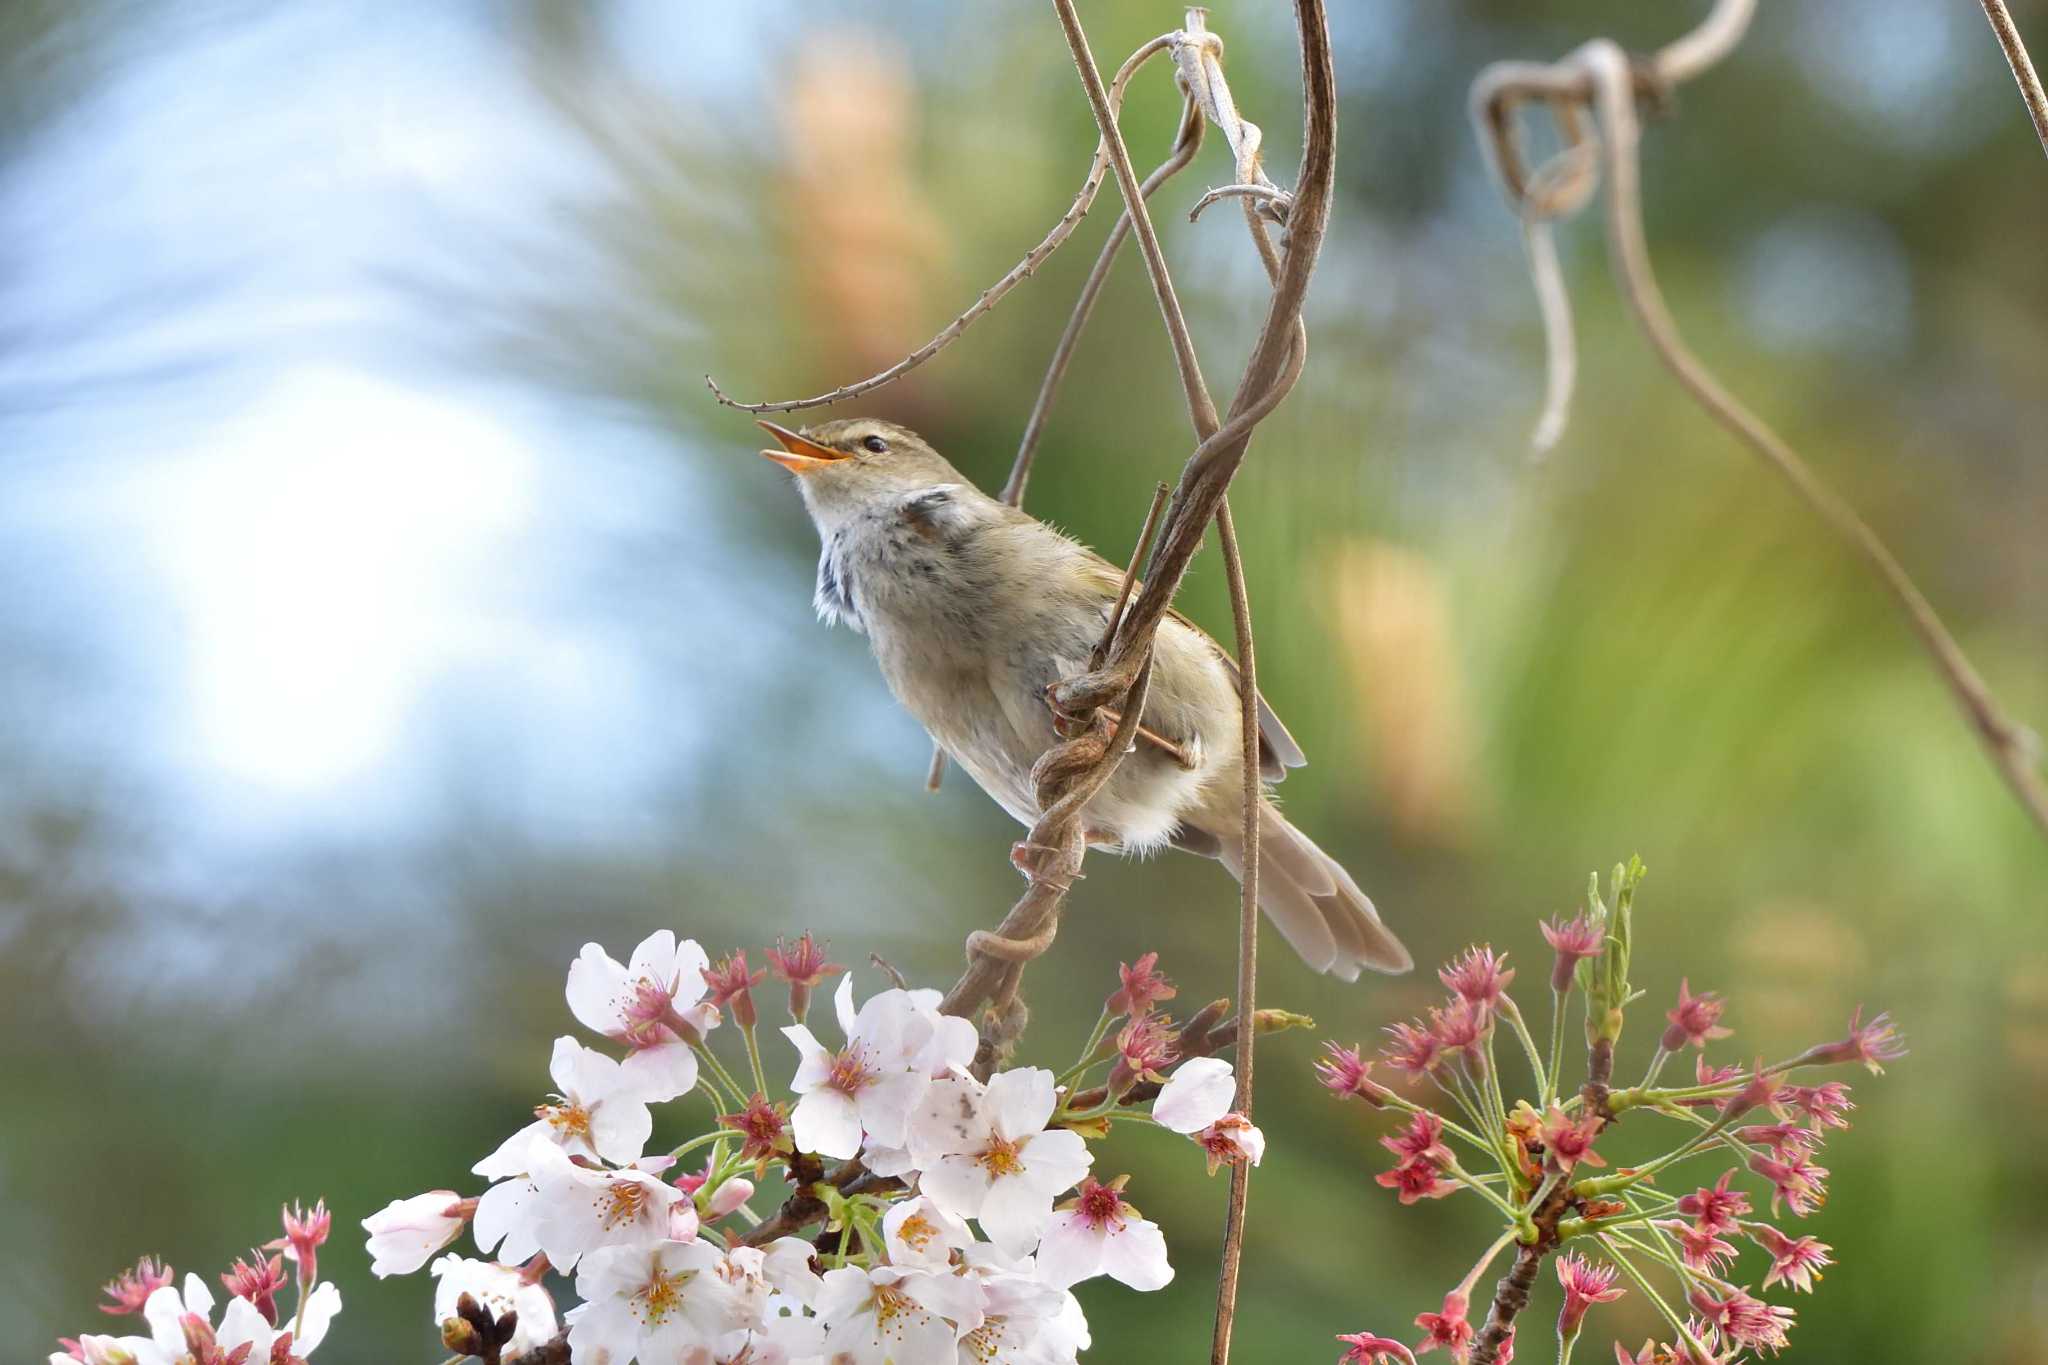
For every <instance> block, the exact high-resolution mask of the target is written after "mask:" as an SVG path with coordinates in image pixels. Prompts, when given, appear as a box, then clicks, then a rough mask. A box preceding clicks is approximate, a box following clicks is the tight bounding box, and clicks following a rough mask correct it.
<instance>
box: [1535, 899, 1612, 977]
mask: <svg viewBox="0 0 2048 1365" xmlns="http://www.w3.org/2000/svg"><path fill="white" fill-rule="evenodd" d="M1541 928H1542V930H1543V937H1544V939H1545V941H1547V942H1548V943H1549V944H1550V946H1551V949H1552V950H1553V951H1554V952H1556V954H1557V961H1556V963H1555V964H1554V965H1553V966H1552V967H1551V969H1550V989H1551V990H1553V991H1557V992H1559V993H1563V992H1565V991H1568V990H1570V989H1571V988H1572V974H1573V973H1574V972H1576V971H1577V970H1578V969H1579V964H1580V963H1581V962H1583V961H1585V960H1586V959H1587V958H1591V957H1598V956H1600V954H1601V953H1602V952H1604V951H1606V948H1607V935H1606V933H1605V932H1604V931H1602V929H1601V928H1600V926H1599V925H1597V924H1595V923H1594V922H1593V921H1592V920H1590V919H1588V918H1586V916H1585V914H1584V913H1583V912H1581V913H1579V914H1576V915H1573V916H1572V917H1571V919H1570V920H1568V921H1565V922H1563V923H1560V922H1558V921H1556V920H1547V921H1545V922H1544V923H1543V925H1542V926H1541Z"/></svg>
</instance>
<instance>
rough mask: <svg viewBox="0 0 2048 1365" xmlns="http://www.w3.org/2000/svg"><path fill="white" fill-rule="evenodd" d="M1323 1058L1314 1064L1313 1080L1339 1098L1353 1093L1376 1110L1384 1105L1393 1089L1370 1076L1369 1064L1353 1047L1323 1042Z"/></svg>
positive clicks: (1346, 1097) (1370, 1064) (1345, 1097)
mask: <svg viewBox="0 0 2048 1365" xmlns="http://www.w3.org/2000/svg"><path fill="white" fill-rule="evenodd" d="M1323 1053H1324V1056H1323V1059H1322V1060H1321V1061H1319V1062H1317V1063H1316V1079H1317V1080H1319V1081H1321V1082H1322V1083H1323V1086H1324V1088H1326V1089H1327V1090H1329V1091H1330V1092H1331V1093H1332V1094H1334V1095H1335V1096H1336V1097H1337V1098H1338V1099H1340V1100H1341V1099H1349V1098H1350V1097H1351V1096H1353V1095H1356V1096H1357V1097H1358V1098H1360V1099H1362V1100H1364V1101H1365V1102H1366V1103H1367V1104H1369V1105H1371V1106H1372V1107H1373V1108H1375V1109H1383V1108H1385V1107H1386V1103H1387V1101H1388V1100H1390V1099H1392V1098H1393V1092H1392V1091H1391V1090H1388V1089H1387V1088H1386V1087H1385V1086H1383V1085H1381V1084H1380V1083H1379V1082H1378V1081H1375V1080H1374V1079H1372V1063H1371V1062H1368V1061H1366V1060H1365V1058H1364V1057H1363V1056H1361V1055H1360V1054H1359V1050H1358V1049H1357V1048H1355V1047H1344V1046H1343V1045H1341V1044H1339V1043H1336V1042H1327V1043H1324V1044H1323Z"/></svg>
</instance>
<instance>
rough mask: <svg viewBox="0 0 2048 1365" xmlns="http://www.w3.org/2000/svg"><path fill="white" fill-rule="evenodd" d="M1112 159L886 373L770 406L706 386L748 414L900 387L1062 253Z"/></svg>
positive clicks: (1129, 66) (1160, 40)
mask: <svg viewBox="0 0 2048 1365" xmlns="http://www.w3.org/2000/svg"><path fill="white" fill-rule="evenodd" d="M1174 37H1175V35H1174V34H1171V33H1163V34H1161V35H1160V36H1159V37H1157V38H1154V39H1152V40H1151V41H1149V42H1147V43H1146V44H1145V45H1144V46H1142V47H1140V48H1139V49H1138V50H1137V51H1136V52H1133V53H1132V54H1131V55H1130V56H1129V57H1128V58H1126V59H1125V61H1124V64H1123V65H1122V66H1121V67H1119V68H1118V69H1117V73H1116V79H1115V81H1114V82H1113V83H1112V85H1111V91H1112V94H1111V96H1110V100H1111V106H1112V107H1115V106H1116V105H1119V104H1121V103H1122V102H1123V94H1124V86H1125V85H1127V84H1128V83H1129V82H1130V79H1131V77H1132V76H1133V75H1135V74H1136V73H1137V71H1138V68H1139V67H1141V66H1143V65H1144V64H1145V63H1146V62H1148V61H1150V60H1151V59H1152V58H1153V57H1155V56H1157V55H1158V54H1159V53H1161V52H1164V51H1166V50H1167V48H1168V47H1170V46H1172V44H1173V40H1174ZM1107 155H1108V153H1107V149H1106V148H1105V147H1103V146H1100V145H1098V146H1097V147H1096V149H1095V159H1094V161H1093V162H1091V163H1090V165H1089V167H1088V177H1087V179H1085V180H1083V181H1082V182H1081V190H1080V193H1078V194H1076V195H1075V196H1074V202H1073V205H1072V206H1071V207H1069V208H1068V209H1067V211H1066V212H1065V213H1063V214H1061V215H1060V219H1059V221H1058V222H1056V223H1054V224H1053V225H1052V230H1051V231H1050V232H1048V233H1046V234H1045V237H1044V239H1043V240H1041V241H1040V242H1039V244H1038V245H1037V246H1035V247H1033V248H1031V250H1030V251H1028V252H1026V253H1025V254H1024V259H1023V260H1021V261H1019V262H1018V263H1017V264H1016V265H1014V266H1012V267H1011V268H1010V271H1009V273H1008V274H1006V275H1004V276H1003V277H1002V278H1001V279H999V280H997V281H996V282H995V283H994V284H992V285H990V286H989V287H988V288H987V289H984V290H982V291H981V296H980V297H979V298H977V299H976V300H975V301H974V303H973V304H972V305H971V306H969V308H968V309H967V311H966V312H964V313H962V314H960V316H958V317H956V318H954V319H953V320H952V321H951V322H949V323H947V324H946V325H945V326H944V327H942V328H941V329H939V334H938V335H937V336H935V337H933V338H932V339H931V340H930V341H928V342H926V343H925V344H924V345H922V346H920V347H918V348H917V349H916V350H914V351H912V352H911V353H910V354H909V355H907V356H905V357H904V358H903V359H901V360H899V361H897V362H896V363H895V364H894V365H891V366H890V367H889V368H888V369H886V370H883V371H882V372H881V373H879V374H874V375H870V376H869V377H868V378H866V379H862V380H859V381H857V382H855V383H852V384H845V385H842V386H840V387H839V388H836V389H833V390H832V391H831V392H830V393H821V394H818V395H816V396H815V397H811V398H791V399H784V400H780V401H777V402H768V403H742V402H739V401H738V400H737V399H734V398H732V397H730V396H728V395H727V394H726V392H725V391H724V390H723V389H721V388H719V387H718V383H717V381H716V380H714V379H712V377H711V376H710V375H708V374H707V375H705V376H704V383H705V384H706V385H707V386H708V387H709V388H710V390H711V392H712V394H713V395H714V396H715V397H716V398H717V399H718V401H719V402H721V403H723V404H724V405H725V406H727V407H729V408H738V409H740V410H741V411H742V412H796V411H798V410H800V409H803V408H822V407H825V406H826V405H828V404H831V403H838V402H843V401H844V400H846V399H848V398H858V397H860V396H861V395H862V394H866V393H873V392H874V391H875V390H876V389H879V388H882V387H883V386H884V385H887V384H891V383H894V382H895V381H896V380H898V379H901V378H902V377H903V376H904V375H906V374H909V373H910V372H911V371H912V370H914V369H916V368H917V367H918V366H920V365H922V364H924V363H925V361H927V360H930V359H931V358H932V357H933V356H935V355H937V354H938V353H939V352H940V351H943V350H944V349H945V348H946V347H947V346H948V345H950V344H951V343H952V342H953V341H954V340H956V339H957V338H958V337H959V336H960V334H961V333H963V332H965V331H966V330H967V329H968V327H969V326H971V325H972V324H973V323H974V321H975V319H976V318H979V317H980V316H981V315H982V314H984V313H986V312H988V311H989V310H990V309H991V308H994V307H995V306H996V305H997V304H998V303H1000V302H1002V300H1003V296H1004V295H1005V294H1008V293H1009V292H1010V291H1011V290H1012V289H1014V288H1016V287H1017V286H1018V285H1019V284H1022V283H1023V282H1024V281H1025V280H1026V279H1029V278H1030V277H1031V275H1032V274H1033V272H1035V271H1036V270H1037V269H1038V267H1039V266H1041V265H1043V264H1045V261H1046V258H1047V257H1049V256H1051V255H1052V253H1053V252H1055V251H1057V250H1059V248H1060V245H1061V244H1062V243H1063V242H1065V241H1066V240H1067V238H1068V237H1070V236H1072V235H1073V232H1074V229H1075V228H1076V227H1078V226H1080V223H1081V219H1082V217H1083V216H1084V215H1086V214H1087V212H1088V208H1089V205H1091V204H1093V203H1094V202H1095V195H1096V192H1097V191H1098V190H1100V189H1101V188H1102V175H1103V172H1104V170H1105V169H1107V166H1108V161H1107Z"/></svg>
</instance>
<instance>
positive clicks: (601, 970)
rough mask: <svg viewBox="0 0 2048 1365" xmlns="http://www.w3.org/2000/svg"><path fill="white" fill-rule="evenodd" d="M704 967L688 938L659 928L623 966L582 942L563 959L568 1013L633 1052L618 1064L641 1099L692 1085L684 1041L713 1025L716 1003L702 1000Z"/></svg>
mask: <svg viewBox="0 0 2048 1365" xmlns="http://www.w3.org/2000/svg"><path fill="white" fill-rule="evenodd" d="M710 965H711V959H710V958H709V957H707V956H705V953H704V950H703V949H702V948H700V947H698V946H697V944H696V942H695V941H694V940H691V939H683V940H681V941H678V940H677V939H676V936H675V935H674V934H672V933H670V932H669V931H668V930H666V929H663V930H662V931H660V932H659V933H656V934H651V935H649V936H648V937H647V938H645V939H643V940H641V943H640V946H639V947H637V948H635V949H634V950H633V960H632V961H631V962H630V963H627V964H624V965H621V964H620V962H619V961H618V960H617V959H616V958H614V957H613V956H612V955H611V954H610V953H607V952H606V951H605V950H604V948H603V947H602V946H601V945H599V944H596V943H586V944H584V945H583V951H582V953H581V954H579V955H578V956H577V958H576V960H575V961H574V962H572V963H571V964H569V986H568V997H569V1010H570V1012H571V1013H572V1014H574V1015H575V1016H576V1018H577V1020H578V1021H579V1022H580V1023H582V1025H583V1026H584V1027H585V1028H588V1029H593V1030H595V1031H596V1032H598V1033H602V1034H603V1035H605V1037H607V1038H612V1039H615V1040H617V1041H619V1042H622V1043H624V1044H626V1045H627V1046H628V1047H630V1048H632V1049H633V1053H632V1055H631V1056H629V1057H628V1058H627V1059H626V1061H625V1069H626V1072H627V1074H628V1076H630V1077H631V1078H632V1080H633V1081H634V1082H635V1083H636V1084H638V1085H639V1086H640V1087H641V1090H642V1097H643V1098H645V1099H647V1100H650V1101H653V1102H656V1103H659V1102H661V1101H665V1100H672V1099H674V1098H676V1097H677V1096H678V1095H682V1094H685V1093H686V1092H688V1091H689V1090H690V1088H691V1087H692V1086H694V1085H696V1084H697V1054H696V1053H695V1052H694V1051H692V1050H691V1047H690V1044H691V1043H692V1042H695V1041H698V1040H700V1039H702V1038H703V1036H704V1035H705V1034H706V1033H709V1032H710V1031H711V1030H712V1029H714V1028H716V1027H717V1026H718V1009H717V1007H716V1006H714V1005H710V1004H707V1003H703V1000H704V992H705V990H706V989H707V986H706V983H705V981H704V975H703V973H704V969H705V968H707V967H709V966H710Z"/></svg>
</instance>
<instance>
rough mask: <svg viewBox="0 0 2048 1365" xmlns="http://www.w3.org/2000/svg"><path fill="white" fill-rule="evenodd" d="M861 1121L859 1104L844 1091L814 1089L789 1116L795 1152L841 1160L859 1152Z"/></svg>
mask: <svg viewBox="0 0 2048 1365" xmlns="http://www.w3.org/2000/svg"><path fill="white" fill-rule="evenodd" d="M860 1122H861V1111H860V1106H859V1105H857V1104H855V1103H854V1101H853V1097H852V1096H850V1095H848V1094H847V1093H846V1092H845V1091H843V1090H830V1089H822V1088H821V1089H817V1090H813V1091H811V1092H810V1093H809V1094H807V1095H805V1096H804V1097H803V1098H802V1099H800V1100H798V1101H797V1102H796V1108H795V1109H793V1110H791V1111H790V1115H789V1126H790V1132H791V1135H792V1136H793V1137H794V1138H795V1141H796V1145H797V1150H798V1151H803V1152H815V1153H817V1154H818V1155H819V1156H829V1157H834V1158H836V1159H838V1160H841V1161H844V1160H846V1159H847V1158H849V1157H851V1156H854V1155H855V1154H856V1153H858V1152H859V1151H860Z"/></svg>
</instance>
